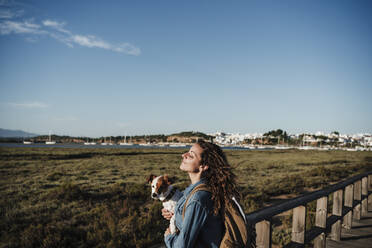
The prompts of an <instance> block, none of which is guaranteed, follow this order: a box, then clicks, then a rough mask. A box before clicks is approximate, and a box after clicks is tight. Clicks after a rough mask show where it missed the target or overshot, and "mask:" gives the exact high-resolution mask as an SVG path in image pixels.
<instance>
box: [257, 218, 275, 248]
mask: <svg viewBox="0 0 372 248" xmlns="http://www.w3.org/2000/svg"><path fill="white" fill-rule="evenodd" d="M256 233H257V237H256V245H257V248H270V247H271V233H272V230H271V222H270V221H267V220H264V221H261V222H258V223H257V224H256Z"/></svg>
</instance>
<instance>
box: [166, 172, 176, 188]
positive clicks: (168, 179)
mask: <svg viewBox="0 0 372 248" xmlns="http://www.w3.org/2000/svg"><path fill="white" fill-rule="evenodd" d="M175 179H176V177H170V176H168V175H167V174H165V175H164V180H165V181H166V182H167V184H168V185H171V184H173V183H174V182H175V181H176V180H175Z"/></svg>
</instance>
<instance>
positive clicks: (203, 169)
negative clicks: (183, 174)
mask: <svg viewBox="0 0 372 248" xmlns="http://www.w3.org/2000/svg"><path fill="white" fill-rule="evenodd" d="M208 169H209V166H208V165H200V171H206V170H208Z"/></svg>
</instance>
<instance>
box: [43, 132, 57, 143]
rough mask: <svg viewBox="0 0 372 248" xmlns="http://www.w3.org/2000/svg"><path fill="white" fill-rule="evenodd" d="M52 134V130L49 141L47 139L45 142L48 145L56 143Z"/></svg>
mask: <svg viewBox="0 0 372 248" xmlns="http://www.w3.org/2000/svg"><path fill="white" fill-rule="evenodd" d="M51 135H52V132H51V131H49V140H48V141H45V144H46V145H54V144H55V143H56V142H55V141H52V137H51Z"/></svg>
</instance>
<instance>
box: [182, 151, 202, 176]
mask: <svg viewBox="0 0 372 248" xmlns="http://www.w3.org/2000/svg"><path fill="white" fill-rule="evenodd" d="M202 152H203V149H202V148H201V147H200V146H199V145H198V144H194V145H193V146H192V147H191V148H190V150H189V151H188V152H186V153H184V154H182V163H181V165H180V169H181V170H183V171H186V172H193V173H197V172H199V169H200V162H201V154H202Z"/></svg>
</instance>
